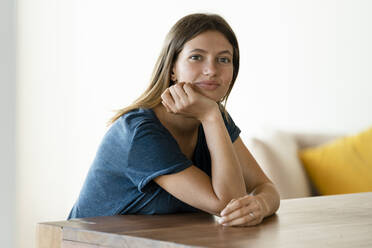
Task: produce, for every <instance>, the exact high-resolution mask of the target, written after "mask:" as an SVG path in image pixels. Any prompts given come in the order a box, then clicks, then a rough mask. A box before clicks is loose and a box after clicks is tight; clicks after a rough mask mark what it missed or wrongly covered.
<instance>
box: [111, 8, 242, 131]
mask: <svg viewBox="0 0 372 248" xmlns="http://www.w3.org/2000/svg"><path fill="white" fill-rule="evenodd" d="M210 30H214V31H218V32H221V33H222V34H223V35H224V36H225V37H226V39H227V40H228V41H229V42H230V44H231V45H232V47H233V68H234V69H233V78H232V81H231V84H230V87H229V89H228V91H227V93H226V95H225V96H224V97H223V98H222V99H221V101H220V102H219V105H220V107H221V109H222V110H223V112H224V114H225V115H226V118H227V112H226V109H225V106H226V101H227V98H228V97H229V95H230V92H231V89H232V87H233V86H234V83H235V80H236V77H237V76H238V71H239V46H238V41H237V39H236V36H235V34H234V31H233V30H232V29H231V27H230V25H229V24H228V23H227V22H226V21H225V20H224V19H223V18H222V17H221V16H219V15H216V14H191V15H187V16H185V17H183V18H182V19H180V20H179V21H178V22H177V23H176V24H175V25H174V26H173V27H172V28H171V30H170V31H169V33H168V34H167V36H166V39H165V41H164V45H163V49H162V51H161V53H160V55H159V58H158V60H157V62H156V64H155V67H154V71H153V73H152V76H151V80H150V85H149V86H148V87H147V89H146V90H145V92H144V93H143V94H142V95H141V96H140V97H138V98H137V99H136V100H135V101H134V102H133V103H132V104H131V105H129V106H128V107H125V108H123V109H120V110H119V111H118V112H117V113H116V114H115V116H114V117H112V118H111V120H110V121H109V123H108V124H112V123H114V122H115V121H116V120H117V119H118V118H120V116H122V115H124V114H125V113H128V112H129V111H131V110H133V109H137V108H154V107H155V106H157V105H158V104H159V103H160V102H161V94H162V93H163V92H164V91H165V90H166V89H167V88H168V87H169V86H171V85H172V84H173V82H172V81H171V79H170V75H171V70H172V67H173V64H174V63H175V61H176V59H177V56H178V54H179V53H180V52H181V51H182V49H183V46H184V44H185V43H186V42H187V41H189V40H191V39H193V38H194V37H196V36H197V35H199V34H201V33H203V32H206V31H210ZM222 103H224V104H223V105H222Z"/></svg>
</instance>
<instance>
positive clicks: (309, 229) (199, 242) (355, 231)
mask: <svg viewBox="0 0 372 248" xmlns="http://www.w3.org/2000/svg"><path fill="white" fill-rule="evenodd" d="M45 226H53V227H55V228H54V229H48V230H49V232H46V233H45V235H47V236H53V234H52V233H50V230H59V229H60V230H62V239H63V241H62V246H61V247H62V248H68V247H87V248H88V247H121V248H122V247H255V248H260V247H271V248H272V247H311V248H319V247H337V248H340V247H341V248H342V247H372V192H368V193H358V194H346V195H335V196H320V197H309V198H298V199H290V200H282V201H281V206H280V209H279V211H278V212H277V214H276V215H274V216H271V217H269V218H266V219H265V220H264V221H263V223H261V224H260V225H258V226H254V227H224V226H221V225H219V224H218V223H217V222H216V218H215V217H214V216H212V215H209V214H206V213H185V214H171V215H123V216H109V217H97V218H84V219H74V220H70V221H61V222H49V223H40V224H39V227H40V228H39V230H40V232H43V230H47V229H45V228H43V227H45ZM58 228H59V229H58ZM41 235H42V236H43V233H41ZM79 244H80V246H77V245H79ZM39 247H40V248H41V247H44V246H39ZM54 247H59V246H50V248H54Z"/></svg>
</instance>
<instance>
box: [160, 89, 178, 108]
mask: <svg viewBox="0 0 372 248" xmlns="http://www.w3.org/2000/svg"><path fill="white" fill-rule="evenodd" d="M161 99H162V100H163V102H164V103H163V105H164V106H166V107H167V108H168V109H169V110H171V112H175V111H176V109H175V107H174V106H175V101H174V99H173V97H172V95H171V93H170V90H169V88H168V89H166V90H165V91H164V92H163V94H161Z"/></svg>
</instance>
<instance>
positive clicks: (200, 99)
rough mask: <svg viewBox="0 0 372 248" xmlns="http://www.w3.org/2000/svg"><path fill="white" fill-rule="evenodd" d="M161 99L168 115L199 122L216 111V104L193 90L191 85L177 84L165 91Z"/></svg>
mask: <svg viewBox="0 0 372 248" xmlns="http://www.w3.org/2000/svg"><path fill="white" fill-rule="evenodd" d="M161 98H162V104H163V106H164V107H165V108H166V110H167V111H168V112H169V113H173V114H181V115H185V116H187V117H192V118H195V119H198V120H200V121H202V120H203V119H206V118H208V116H209V115H210V114H212V113H216V112H215V111H216V110H218V105H217V103H216V102H214V101H213V100H212V99H210V98H208V97H206V96H204V95H202V94H200V93H198V92H197V91H196V90H194V88H193V85H192V84H191V83H184V82H180V83H177V84H175V85H173V86H171V87H169V88H168V89H166V90H165V91H164V92H163V94H162V95H161Z"/></svg>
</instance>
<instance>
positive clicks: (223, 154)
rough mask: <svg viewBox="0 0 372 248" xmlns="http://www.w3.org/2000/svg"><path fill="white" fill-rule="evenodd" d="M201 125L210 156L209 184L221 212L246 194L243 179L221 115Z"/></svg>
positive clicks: (216, 115) (215, 115)
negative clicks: (228, 204) (210, 175)
mask: <svg viewBox="0 0 372 248" xmlns="http://www.w3.org/2000/svg"><path fill="white" fill-rule="evenodd" d="M202 124H203V129H204V132H205V137H206V140H207V145H208V149H209V152H210V155H211V164H212V166H211V167H212V179H211V183H212V187H213V190H214V193H215V195H216V197H217V198H218V200H219V201H220V202H221V210H222V209H223V208H224V207H225V206H226V204H227V203H228V202H229V201H230V200H231V199H233V198H238V197H242V196H244V195H246V194H247V193H246V189H245V183H244V177H243V173H242V170H241V167H240V165H239V160H238V158H237V155H236V154H235V151H234V147H233V145H232V142H231V139H230V136H229V134H228V132H227V130H226V127H225V124H224V121H223V119H222V116H221V114H220V113H218V114H214V115H213V116H212V118H210V119H209V120H206V121H204V122H202Z"/></svg>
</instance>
